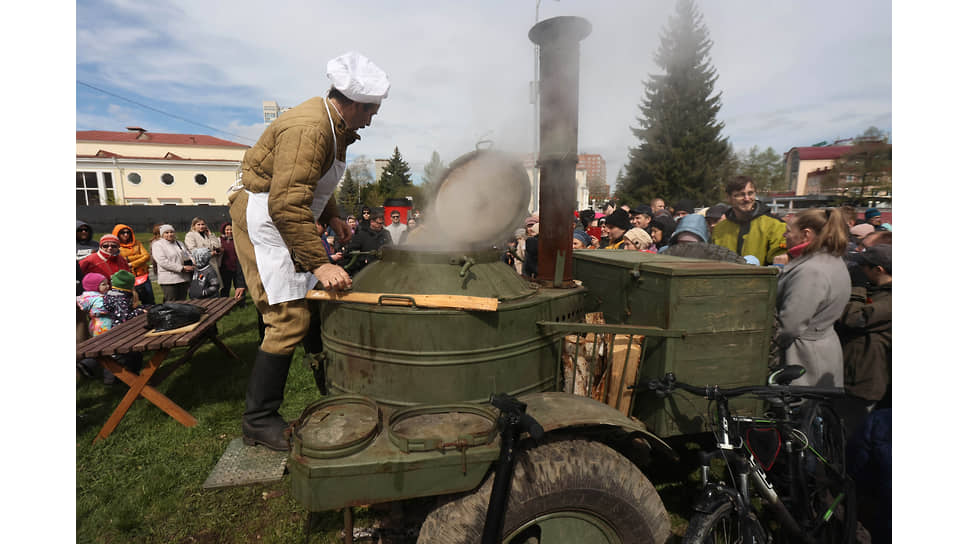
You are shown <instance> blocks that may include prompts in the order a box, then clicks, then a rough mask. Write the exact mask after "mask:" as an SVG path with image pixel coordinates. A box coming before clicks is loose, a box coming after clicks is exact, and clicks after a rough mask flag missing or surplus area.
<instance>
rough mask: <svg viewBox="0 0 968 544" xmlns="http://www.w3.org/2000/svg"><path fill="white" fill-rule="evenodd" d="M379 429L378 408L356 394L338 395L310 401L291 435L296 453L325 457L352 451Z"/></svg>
mask: <svg viewBox="0 0 968 544" xmlns="http://www.w3.org/2000/svg"><path fill="white" fill-rule="evenodd" d="M379 430H380V409H379V407H378V406H377V405H376V403H375V402H374V401H372V400H371V399H369V398H367V397H362V396H358V395H340V396H336V397H331V398H327V399H322V400H320V401H317V402H314V403H313V404H310V405H309V406H307V407H306V409H305V410H303V415H302V416H301V417H300V418H299V423H298V425H297V426H296V428H295V430H294V432H293V435H294V438H295V440H294V441H295V443H296V445H295V446H294V447H298V448H299V451H300V453H302V455H305V456H306V457H314V458H317V459H325V458H331V457H344V456H347V455H351V454H353V453H356V452H358V451H360V450H362V449H363V448H365V447H366V446H367V444H369V442H370V440H372V439H373V437H374V436H376V435H377V433H378V432H379Z"/></svg>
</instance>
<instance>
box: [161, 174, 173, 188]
mask: <svg viewBox="0 0 968 544" xmlns="http://www.w3.org/2000/svg"><path fill="white" fill-rule="evenodd" d="M161 182H162V183H164V184H165V185H171V184H172V183H175V176H173V175H171V174H169V173H168V172H165V173H164V174H162V175H161Z"/></svg>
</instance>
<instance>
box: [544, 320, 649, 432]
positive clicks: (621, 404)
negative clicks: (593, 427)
mask: <svg viewBox="0 0 968 544" xmlns="http://www.w3.org/2000/svg"><path fill="white" fill-rule="evenodd" d="M585 323H588V324H592V325H604V324H605V318H604V317H603V316H602V313H601V312H595V313H589V314H585ZM643 340H644V338H643V337H642V336H633V337H632V338H631V341H630V339H629V335H627V334H618V335H613V334H596V333H592V332H589V333H586V334H584V335H575V334H572V335H568V336H566V337H565V339H564V349H563V350H562V361H561V363H562V375H563V376H564V382H565V383H564V391H565V392H566V393H572V394H574V395H581V396H583V397H591V398H593V399H595V400H597V401H599V402H603V403H605V404H608V405H609V406H611V407H613V408H615V409H617V410H619V411H620V412H622V413H623V414H625V415H629V408H630V406H631V400H632V393H631V392H630V391H628V390H627V387H628V386H630V385H632V384H634V383H635V378H636V375H637V374H638V365H639V361H640V359H641V356H642V343H643Z"/></svg>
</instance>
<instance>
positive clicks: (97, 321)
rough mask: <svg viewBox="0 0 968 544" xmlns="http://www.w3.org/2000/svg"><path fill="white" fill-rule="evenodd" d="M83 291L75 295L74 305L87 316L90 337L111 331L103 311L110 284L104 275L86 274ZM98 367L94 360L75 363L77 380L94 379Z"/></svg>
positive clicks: (106, 314) (107, 315) (111, 323)
mask: <svg viewBox="0 0 968 544" xmlns="http://www.w3.org/2000/svg"><path fill="white" fill-rule="evenodd" d="M81 288H82V289H83V291H82V292H81V294H80V295H77V298H76V304H77V307H78V308H80V309H81V311H83V312H85V313H86V314H87V327H88V331H90V333H91V336H98V335H100V334H103V333H104V332H106V331H108V330H110V329H111V327H112V326H113V325H114V320H113V319H111V316H110V315H109V313H108V311H107V310H105V309H104V293H107V292H108V289H110V288H111V284H110V283H109V282H108V279H107V278H106V277H104V274H99V273H97V272H88V273H87V274H85V275H84V278H83V279H82V280H81ZM99 366H100V365H99V364H98V362H97V361H96V360H94V359H82V360H81V361H79V362H78V363H77V373H78V379H80V376H85V377H88V378H92V377H94V372H95V371H96V370H97V368H98V367H99Z"/></svg>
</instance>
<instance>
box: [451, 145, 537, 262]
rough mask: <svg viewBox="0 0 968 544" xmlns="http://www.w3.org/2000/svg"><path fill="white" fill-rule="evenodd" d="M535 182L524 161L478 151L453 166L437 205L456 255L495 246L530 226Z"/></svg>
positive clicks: (460, 159) (487, 150)
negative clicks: (531, 195) (457, 251)
mask: <svg viewBox="0 0 968 544" xmlns="http://www.w3.org/2000/svg"><path fill="white" fill-rule="evenodd" d="M529 200H530V182H529V181H528V173H527V172H526V171H525V170H524V166H523V165H522V164H521V161H520V159H516V158H515V157H513V156H512V155H510V154H508V153H504V152H502V151H494V150H490V149H478V150H476V151H472V152H470V153H468V154H466V155H463V156H461V157H459V158H457V159H456V160H454V162H452V163H451V166H450V168H448V169H447V171H446V172H444V174H443V176H442V178H441V182H440V189H439V190H438V191H437V198H436V200H435V201H434V205H433V211H434V221H435V223H436V224H437V225H439V226H440V228H442V229H444V232H442V233H439V235H438V236H439V237H438V239H437V240H436V242H437V243H440V242H441V240H440V238H444V239H446V241H447V243H448V244H450V245H451V246H452V247H453V248H455V249H467V248H473V247H480V246H482V245H491V244H494V243H496V242H498V241H501V240H503V239H504V238H506V237H507V236H509V235H510V234H511V233H513V232H514V229H516V228H518V227H520V226H521V225H523V224H524V219H525V218H526V217H527V216H528V202H529Z"/></svg>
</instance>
